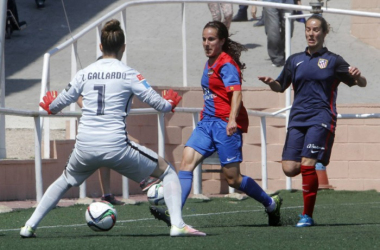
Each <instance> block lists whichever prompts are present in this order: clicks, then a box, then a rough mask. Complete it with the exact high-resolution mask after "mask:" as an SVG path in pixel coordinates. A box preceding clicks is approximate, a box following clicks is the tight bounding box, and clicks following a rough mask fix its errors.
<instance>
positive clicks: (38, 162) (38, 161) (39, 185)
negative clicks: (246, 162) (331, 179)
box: [0, 107, 380, 201]
mask: <svg viewBox="0 0 380 250" xmlns="http://www.w3.org/2000/svg"><path fill="white" fill-rule="evenodd" d="M289 108H290V107H287V108H285V109H281V110H279V111H277V112H273V113H268V112H261V111H254V110H248V115H249V116H254V117H260V137H261V170H262V188H263V189H264V190H267V189H268V175H267V137H266V119H267V117H268V118H280V119H285V118H286V115H285V114H284V111H286V110H287V109H289ZM200 111H201V108H180V107H178V108H176V113H191V114H192V116H193V123H192V125H193V128H195V126H196V124H197V122H198V117H199V112H200ZM0 114H1V115H15V116H26V117H32V118H33V119H34V125H35V126H34V130H35V133H34V135H35V136H34V137H35V159H34V161H35V164H34V165H35V179H36V200H37V201H40V200H41V198H42V195H43V181H42V158H41V144H42V142H41V137H42V133H41V126H40V118H41V117H47V116H48V114H47V113H46V112H44V111H41V112H38V111H26V110H17V109H7V108H0ZM152 114H155V115H157V121H158V154H159V155H160V156H162V157H163V156H164V155H165V140H164V138H165V129H164V128H165V119H164V116H163V113H160V112H158V111H156V110H154V109H152V108H143V109H142V108H139V109H131V111H130V115H152ZM80 116H81V112H67V113H60V114H56V115H54V116H49V117H52V118H58V117H75V118H79V117H80ZM337 117H338V119H378V118H380V113H371V114H338V116H337ZM201 176H202V165H201V164H200V165H199V166H197V168H196V169H195V171H194V183H193V189H194V194H202V177H201ZM287 189H289V188H287ZM122 193H123V198H125V199H128V198H129V187H128V179H127V178H125V177H124V176H123V190H122ZM79 197H80V198H84V197H86V186H85V185H83V184H82V185H81V189H80V195H79Z"/></svg>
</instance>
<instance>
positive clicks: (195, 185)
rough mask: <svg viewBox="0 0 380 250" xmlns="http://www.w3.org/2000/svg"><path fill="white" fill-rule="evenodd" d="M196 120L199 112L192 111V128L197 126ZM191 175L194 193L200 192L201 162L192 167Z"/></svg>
mask: <svg viewBox="0 0 380 250" xmlns="http://www.w3.org/2000/svg"><path fill="white" fill-rule="evenodd" d="M198 121H199V114H198V113H193V130H194V129H195V127H196V126H197V123H198ZM193 177H194V182H193V188H194V194H202V163H200V164H198V166H196V168H195V169H194V173H193Z"/></svg>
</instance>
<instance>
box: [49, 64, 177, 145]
mask: <svg viewBox="0 0 380 250" xmlns="http://www.w3.org/2000/svg"><path fill="white" fill-rule="evenodd" d="M134 95H135V96H137V97H138V98H139V99H140V100H141V101H143V102H146V103H148V104H149V105H150V106H151V107H153V108H155V109H156V110H158V111H162V112H169V111H171V109H172V106H171V104H170V103H169V102H168V101H166V100H165V99H163V98H162V97H161V96H160V95H159V94H158V93H157V92H156V91H155V90H153V89H152V88H151V87H150V85H149V84H148V82H147V81H146V80H145V79H144V77H143V76H142V75H141V74H140V73H139V72H137V71H136V70H134V69H132V68H130V67H128V66H126V65H125V64H124V63H122V62H120V61H119V60H117V59H108V58H105V59H100V60H98V61H96V62H95V63H93V64H91V65H89V66H88V67H86V68H85V69H83V70H80V71H79V72H78V73H77V74H76V75H75V77H74V79H73V80H72V81H71V82H70V83H69V85H68V86H67V87H66V89H64V90H63V91H62V92H61V93H60V94H59V95H58V97H57V98H56V99H55V100H54V101H53V102H52V103H51V104H50V106H49V108H50V110H51V111H52V112H53V113H57V112H59V111H61V110H62V109H63V108H65V107H66V106H68V105H70V104H71V103H73V102H76V101H77V100H78V98H79V96H83V107H82V117H81V118H80V122H79V127H78V135H77V140H76V147H77V148H82V149H85V150H97V151H103V150H104V151H109V150H114V149H115V150H120V147H125V146H126V142H127V140H128V137H127V132H126V120H125V119H126V117H127V115H128V113H129V110H130V108H131V105H132V98H133V96H134Z"/></svg>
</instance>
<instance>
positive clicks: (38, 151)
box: [34, 116, 44, 202]
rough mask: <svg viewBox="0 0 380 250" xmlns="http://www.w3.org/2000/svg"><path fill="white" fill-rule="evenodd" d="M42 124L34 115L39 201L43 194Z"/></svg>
mask: <svg viewBox="0 0 380 250" xmlns="http://www.w3.org/2000/svg"><path fill="white" fill-rule="evenodd" d="M41 137H42V134H41V125H40V117H39V116H37V117H34V140H35V141H34V168H35V176H36V200H37V202H39V201H40V200H41V198H42V195H43V192H44V191H43V181H42V161H41Z"/></svg>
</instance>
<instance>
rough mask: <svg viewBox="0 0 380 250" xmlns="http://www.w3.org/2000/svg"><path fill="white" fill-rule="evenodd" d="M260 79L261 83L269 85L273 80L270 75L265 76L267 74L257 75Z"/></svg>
mask: <svg viewBox="0 0 380 250" xmlns="http://www.w3.org/2000/svg"><path fill="white" fill-rule="evenodd" d="M257 78H258V79H259V80H260V81H262V82H263V83H265V84H267V85H269V83H271V82H273V81H274V80H273V79H272V78H271V77H267V76H259V77H257Z"/></svg>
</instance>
